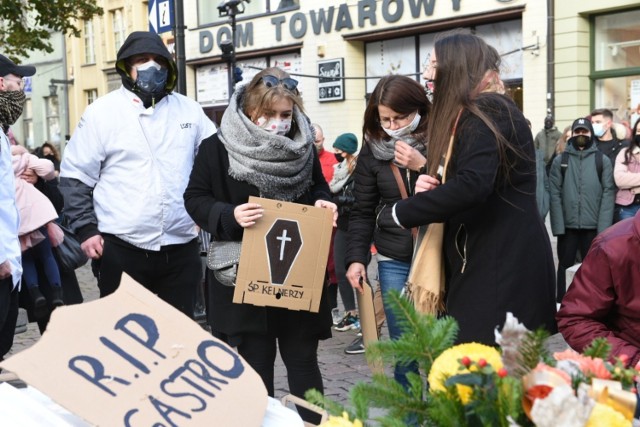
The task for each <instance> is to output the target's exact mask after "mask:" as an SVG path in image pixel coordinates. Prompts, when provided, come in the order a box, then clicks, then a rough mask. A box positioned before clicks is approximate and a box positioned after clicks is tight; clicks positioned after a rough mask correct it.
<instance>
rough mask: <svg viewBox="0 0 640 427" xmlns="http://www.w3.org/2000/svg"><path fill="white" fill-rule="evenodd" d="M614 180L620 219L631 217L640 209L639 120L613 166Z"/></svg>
mask: <svg viewBox="0 0 640 427" xmlns="http://www.w3.org/2000/svg"><path fill="white" fill-rule="evenodd" d="M613 179H614V180H615V181H616V187H618V192H617V193H616V208H617V209H618V211H619V216H620V220H621V221H622V220H623V219H627V218H632V217H634V216H635V214H636V213H637V212H638V210H640V120H637V121H636V123H635V124H634V125H633V129H632V130H631V140H630V141H629V147H627V148H623V149H622V150H620V153H618V156H617V157H616V164H615V165H614V167H613Z"/></svg>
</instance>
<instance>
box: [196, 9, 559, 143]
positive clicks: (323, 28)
mask: <svg viewBox="0 0 640 427" xmlns="http://www.w3.org/2000/svg"><path fill="white" fill-rule="evenodd" d="M191 1H192V2H193V3H192V5H191V6H193V7H191V6H189V7H187V6H185V21H186V22H185V23H186V27H187V31H186V57H187V64H188V68H189V69H192V70H193V71H194V72H191V73H189V76H188V82H187V87H188V88H189V91H188V94H189V95H190V96H194V97H195V98H196V99H197V100H198V102H200V103H201V105H202V106H203V108H204V109H205V111H206V112H207V113H208V114H209V116H210V117H212V119H214V120H215V121H216V122H219V119H220V117H221V114H222V112H223V111H224V109H225V108H226V106H227V102H228V101H227V100H228V96H229V82H228V69H227V62H226V60H225V59H223V57H222V52H221V50H220V47H219V45H220V42H221V41H223V40H227V39H231V29H230V25H229V20H228V18H224V17H220V16H219V10H218V8H217V6H218V5H219V4H220V2H212V1H211V0H191ZM239 7H240V8H244V13H241V14H238V15H237V19H236V20H237V27H236V28H237V29H236V43H235V44H236V57H237V66H238V67H239V68H240V69H242V70H243V81H242V82H240V84H244V83H246V82H248V81H250V79H251V77H252V76H253V75H255V73H257V72H258V70H259V69H261V68H264V67H266V66H273V65H276V66H280V67H282V68H284V69H285V70H287V71H289V72H290V73H291V74H292V75H293V77H294V78H296V79H297V80H299V82H300V83H299V88H300V90H301V92H302V96H303V100H304V104H305V109H306V112H307V114H308V115H309V117H310V118H311V120H312V121H314V122H317V123H319V124H320V125H321V126H323V127H324V129H325V135H326V138H327V143H328V144H331V143H332V142H333V140H334V139H335V137H336V136H338V135H339V134H340V133H343V132H353V133H355V134H356V135H360V134H361V133H362V131H361V128H362V116H363V112H364V109H365V104H366V99H367V95H368V94H370V93H371V92H372V91H373V88H374V87H375V85H376V83H377V81H378V78H379V77H380V76H383V75H386V74H389V73H402V74H406V75H411V76H414V78H416V79H417V80H418V81H421V82H422V80H421V74H422V71H423V69H424V64H425V63H426V60H427V57H428V55H429V52H430V51H431V49H432V47H433V41H434V37H435V35H436V34H437V33H439V32H442V31H445V30H450V29H454V28H468V29H470V30H471V31H474V32H475V33H476V34H478V35H480V36H482V37H483V38H484V39H485V40H487V41H488V42H489V43H490V44H491V45H493V46H494V47H496V49H497V50H498V51H499V52H500V53H501V54H502V58H503V64H502V77H503V79H504V80H505V82H506V84H507V86H508V89H509V92H510V94H511V95H512V96H513V98H514V99H515V100H516V102H517V103H518V104H519V105H520V107H521V108H522V109H523V111H524V113H525V115H526V116H527V117H528V118H529V119H530V120H531V121H532V122H533V123H539V124H540V126H541V125H542V122H543V118H544V116H545V115H546V114H547V103H548V98H549V97H547V87H548V86H547V78H546V76H547V68H548V63H547V53H546V46H547V24H548V20H547V17H548V14H547V2H544V1H525V0H476V1H473V2H462V1H459V0H437V1H436V0H378V1H375V0H326V1H323V2H312V1H284V0H262V1H260V0H253V1H251V3H245V2H241V3H240V5H239ZM534 129H535V125H534Z"/></svg>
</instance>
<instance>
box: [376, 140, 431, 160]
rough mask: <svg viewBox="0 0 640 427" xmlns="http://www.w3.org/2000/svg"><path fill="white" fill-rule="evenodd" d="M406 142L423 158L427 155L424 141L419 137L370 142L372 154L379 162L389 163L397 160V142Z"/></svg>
mask: <svg viewBox="0 0 640 427" xmlns="http://www.w3.org/2000/svg"><path fill="white" fill-rule="evenodd" d="M398 140H400V141H404V142H406V143H407V144H409V145H410V146H411V147H413V148H415V149H416V150H418V151H419V152H420V154H422V155H423V156H426V155H427V146H426V143H425V142H424V140H423V139H421V138H420V137H418V136H417V135H410V136H403V137H402V138H398V139H396V138H390V139H388V140H387V139H381V140H371V139H370V140H369V148H370V149H371V154H373V157H375V158H376V159H378V160H383V161H389V160H393V159H394V158H395V149H396V141H398Z"/></svg>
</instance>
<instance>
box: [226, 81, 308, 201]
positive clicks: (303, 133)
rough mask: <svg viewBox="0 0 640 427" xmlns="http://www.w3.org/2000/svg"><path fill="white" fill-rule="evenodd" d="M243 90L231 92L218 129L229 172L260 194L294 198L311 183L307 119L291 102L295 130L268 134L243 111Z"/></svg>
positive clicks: (275, 197)
mask: <svg viewBox="0 0 640 427" xmlns="http://www.w3.org/2000/svg"><path fill="white" fill-rule="evenodd" d="M245 90H246V88H245V87H244V86H241V87H240V88H238V89H237V90H236V92H235V93H234V94H233V97H232V98H231V102H230V103H229V107H228V108H227V110H226V111H225V113H224V115H223V116H222V122H221V123H220V129H219V130H218V137H219V138H220V140H221V141H222V143H223V144H224V146H225V148H226V149H227V152H228V153H229V175H230V176H231V177H233V178H235V179H237V180H239V181H245V182H248V183H249V184H251V185H254V186H256V187H257V188H258V189H259V190H260V196H261V197H266V198H269V199H275V200H282V201H286V202H287V201H294V200H296V199H297V198H299V197H300V196H301V195H302V194H304V193H305V192H306V191H307V190H308V189H309V187H310V186H311V174H312V172H313V152H314V151H315V146H314V145H313V141H314V138H313V131H312V129H311V126H310V125H309V119H308V118H307V116H305V115H304V114H303V113H302V112H301V111H300V110H299V109H298V107H296V106H294V107H293V120H294V122H295V124H296V125H297V128H298V130H297V132H296V134H295V135H294V136H293V137H292V138H290V137H288V136H279V135H273V134H270V133H268V132H267V131H265V130H264V129H262V128H260V127H258V126H257V125H256V124H254V123H253V122H252V121H251V119H249V117H247V116H246V115H245V114H244V113H243V111H242V100H243V96H244V92H245Z"/></svg>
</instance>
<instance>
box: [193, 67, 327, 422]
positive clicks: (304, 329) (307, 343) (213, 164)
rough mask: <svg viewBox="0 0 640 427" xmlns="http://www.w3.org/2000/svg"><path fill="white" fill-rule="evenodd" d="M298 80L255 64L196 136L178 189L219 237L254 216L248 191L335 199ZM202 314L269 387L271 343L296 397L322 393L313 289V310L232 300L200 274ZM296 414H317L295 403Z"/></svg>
mask: <svg viewBox="0 0 640 427" xmlns="http://www.w3.org/2000/svg"><path fill="white" fill-rule="evenodd" d="M297 84H298V82H297V81H296V80H294V79H292V78H291V77H290V76H289V74H287V73H286V72H284V71H282V70H281V69H279V68H276V67H272V68H266V69H264V70H262V71H260V72H259V73H258V74H256V75H255V76H254V78H253V79H252V80H251V82H249V83H248V84H247V85H246V86H241V87H239V88H237V89H236V91H235V93H234V94H233V97H232V99H231V101H230V103H229V107H228V108H227V110H226V111H225V113H224V115H223V117H222V122H221V124H220V129H219V130H218V132H217V133H216V134H215V135H213V136H211V137H209V138H208V139H206V140H204V141H203V142H202V144H201V145H200V149H199V151H198V154H197V156H196V159H195V163H194V165H193V170H192V171H191V176H190V178H189V184H188V186H187V189H186V191H185V193H184V200H185V207H186V209H187V212H189V215H191V217H192V218H193V220H194V221H195V222H196V223H197V224H198V225H199V226H200V227H201V228H202V229H203V230H205V231H207V232H209V233H211V236H212V237H213V238H214V239H216V240H220V241H241V240H242V236H243V233H244V229H245V228H248V227H251V226H253V225H255V224H256V223H257V222H259V221H260V219H261V217H262V213H263V210H262V207H261V206H260V205H258V204H256V203H248V202H247V201H248V198H249V196H260V197H265V198H269V199H274V200H282V201H287V202H295V203H301V204H306V205H312V206H316V207H320V208H327V209H331V210H333V212H334V220H335V217H336V215H337V212H336V209H337V208H336V205H335V204H333V203H332V202H330V200H331V193H330V191H329V187H328V185H327V182H326V181H325V179H324V177H323V175H322V169H321V167H320V162H319V160H318V156H317V153H316V149H315V147H314V145H313V142H314V135H313V131H312V130H311V126H310V122H309V119H308V117H307V116H306V115H305V114H304V112H303V109H302V99H301V98H300V94H299V92H298V89H297ZM207 277H208V279H207V282H208V292H209V305H208V308H209V310H208V316H209V318H208V320H209V324H210V325H211V330H212V332H213V334H214V336H216V337H218V338H220V339H222V340H223V341H225V342H227V343H228V344H229V345H230V346H232V347H237V349H238V353H240V355H241V356H242V357H243V358H244V359H245V360H246V361H247V362H248V363H249V365H251V367H252V368H253V369H255V370H256V371H257V372H258V374H259V375H260V377H261V378H262V381H263V382H264V384H265V386H266V388H267V391H268V393H269V396H273V395H274V391H275V390H274V363H275V357H276V349H279V351H280V355H281V357H282V361H283V362H284V365H285V367H286V368H287V376H288V380H289V389H290V391H291V393H292V394H294V395H295V396H298V397H304V393H305V392H306V391H307V390H309V389H317V390H319V391H320V392H322V391H323V383H322V376H321V374H320V368H319V367H318V355H317V351H318V342H319V340H321V339H327V338H330V337H331V324H332V321H331V314H330V308H329V304H328V299H327V297H326V292H323V295H322V299H321V302H320V309H319V312H318V313H312V312H308V311H293V310H287V309H284V308H276V307H259V306H255V305H251V304H235V303H233V294H234V287H233V286H225V285H223V284H222V283H221V282H219V281H218V280H217V279H216V278H215V277H214V275H213V274H208V275H207ZM300 414H301V415H302V418H303V419H305V420H306V421H310V422H316V423H317V422H319V419H318V417H315V416H314V415H313V414H310V413H308V412H306V411H304V410H300Z"/></svg>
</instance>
